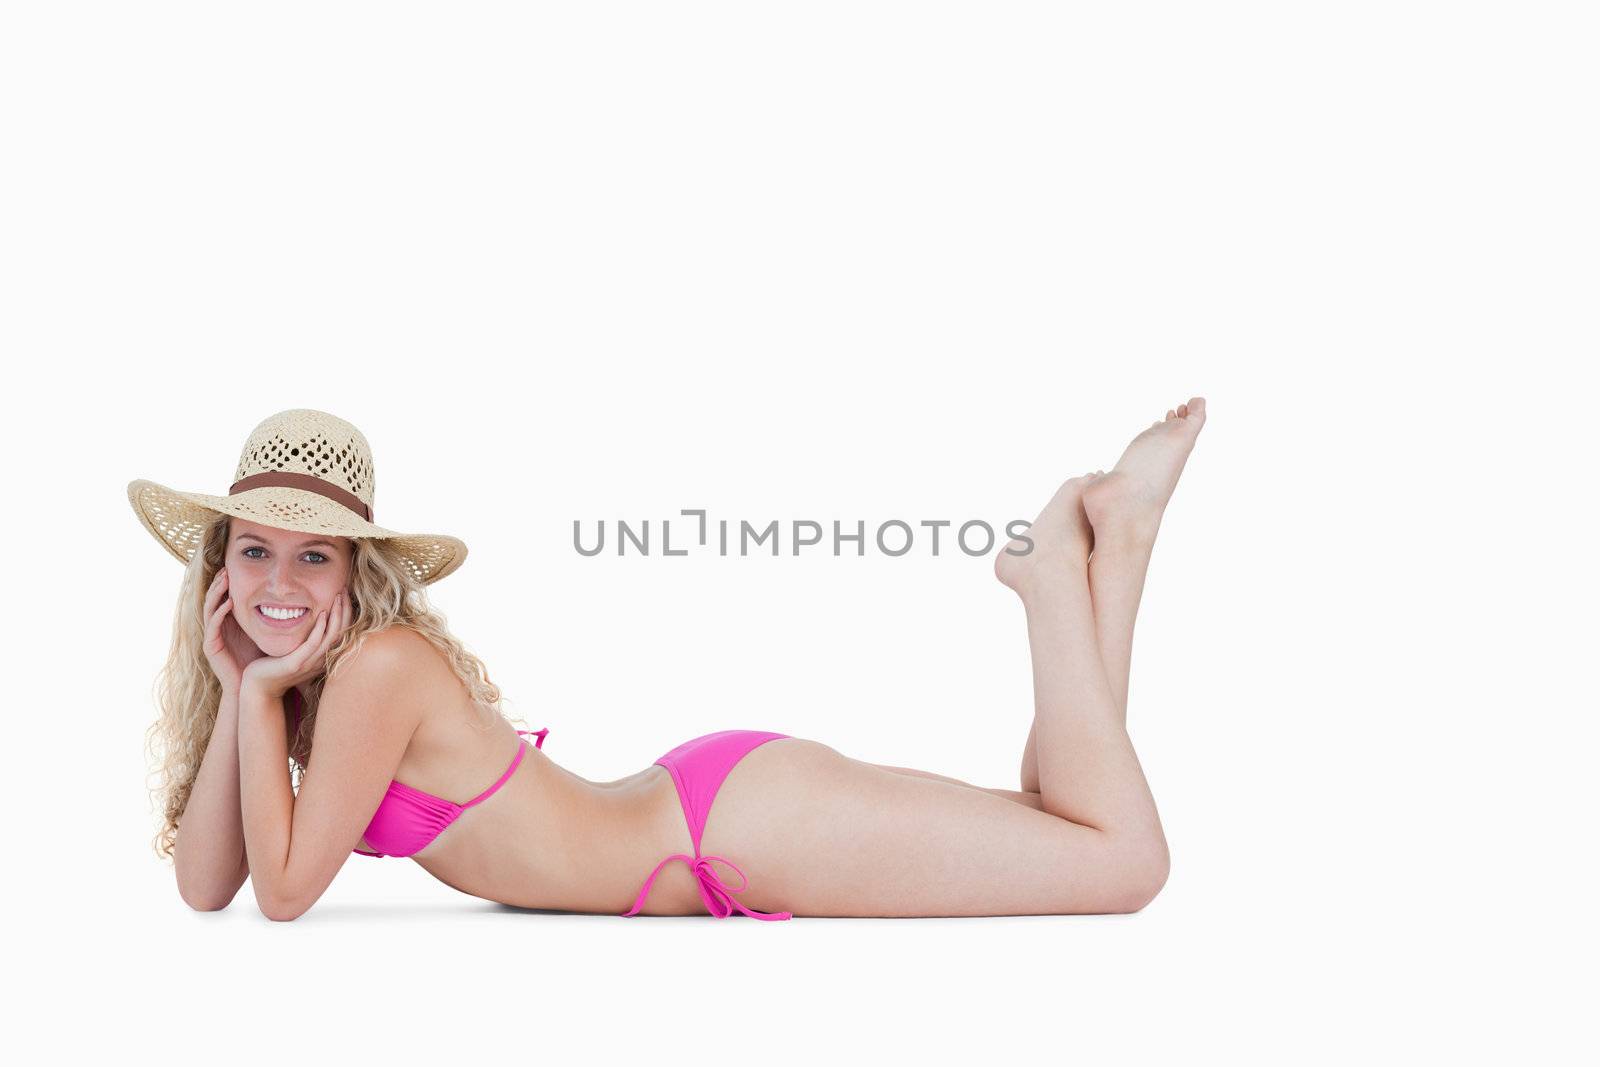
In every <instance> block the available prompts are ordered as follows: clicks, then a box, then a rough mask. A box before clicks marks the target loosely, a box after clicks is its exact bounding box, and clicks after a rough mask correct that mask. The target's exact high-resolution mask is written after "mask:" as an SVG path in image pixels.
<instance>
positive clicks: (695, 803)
mask: <svg viewBox="0 0 1600 1067" xmlns="http://www.w3.org/2000/svg"><path fill="white" fill-rule="evenodd" d="M289 694H292V696H291V697H290V699H291V702H292V703H293V705H294V717H295V725H296V726H297V727H298V725H299V722H300V693H299V690H296V689H290V690H289ZM549 732H550V729H549V727H546V728H545V729H543V730H518V731H517V733H518V734H527V735H530V736H536V737H537V738H538V741H536V742H535V743H534V747H535V748H543V747H544V739H545V736H546V735H547V734H549ZM789 736H790V735H789V734H778V733H771V732H767V731H762V730H722V731H720V732H718V733H714V734H705V735H704V736H701V737H697V738H695V739H694V740H692V741H685V742H684V743H683V744H681V745H679V746H678V747H677V748H675V749H673V750H672V751H671V752H668V753H667V754H666V755H664V756H662V757H661V758H660V759H658V760H656V764H657V765H659V766H662V767H665V768H666V769H667V773H669V774H671V775H672V781H673V784H674V785H676V786H677V789H678V801H679V803H680V804H681V805H682V807H683V813H684V817H685V819H686V820H687V821H688V824H689V839H690V840H691V841H692V842H693V843H694V855H693V856H689V855H685V854H684V853H681V852H680V853H677V854H675V855H671V856H668V857H667V858H666V859H664V860H662V861H661V862H660V863H658V864H657V865H656V869H655V870H653V871H651V872H650V877H649V878H647V879H645V883H644V887H643V888H642V889H640V890H639V897H638V899H637V900H635V901H634V902H633V907H632V908H630V909H628V910H627V911H626V912H624V913H623V918H632V917H633V916H635V915H637V914H638V912H639V909H640V908H642V907H644V902H645V898H647V897H648V896H649V895H650V887H651V886H652V885H653V884H654V883H655V880H656V875H658V874H660V873H661V870H662V868H664V867H666V865H667V864H669V863H671V862H673V861H674V860H682V861H683V862H684V863H685V864H687V865H688V866H689V870H690V872H691V873H693V874H694V876H695V880H696V881H697V882H698V883H699V889H700V899H701V900H703V901H704V902H705V905H706V910H707V911H709V912H710V913H711V914H712V915H713V916H714V917H716V918H718V919H726V918H728V916H730V915H731V914H733V910H734V909H735V908H737V909H738V910H739V911H740V912H742V913H743V914H745V915H748V916H750V917H751V918H752V919H768V920H775V919H788V918H791V917H792V913H791V912H787V911H780V912H770V913H769V912H760V911H752V910H750V909H749V908H747V907H745V906H744V905H743V904H741V903H740V902H739V900H738V899H737V898H736V897H735V896H734V894H735V893H738V892H743V891H744V890H745V889H746V888H748V887H749V884H750V880H749V879H748V878H746V877H745V874H744V872H743V871H741V870H739V868H738V867H737V866H735V865H734V864H733V862H732V861H730V860H728V859H725V858H723V857H722V856H703V855H701V853H700V837H701V835H702V834H703V833H704V832H705V826H706V816H708V815H709V814H710V813H711V803H712V801H714V800H715V799H716V797H717V791H718V790H719V789H721V788H722V783H723V780H724V779H726V778H727V777H728V773H729V772H730V771H732V770H733V768H734V767H735V766H736V765H737V764H738V762H739V761H740V760H741V759H743V758H744V757H745V756H746V755H747V754H749V752H750V751H751V750H752V749H754V748H756V747H757V746H759V745H763V744H765V743H766V742H768V741H776V740H779V739H780V738H786V737H789ZM527 745H528V742H527V741H525V740H524V741H522V742H521V743H520V744H518V745H517V754H516V755H515V756H513V757H512V759H511V766H509V767H507V768H506V769H505V773H504V774H502V775H500V777H499V779H497V780H496V781H495V783H494V784H493V785H491V786H490V787H489V788H488V789H485V790H484V791H483V792H482V793H479V794H478V795H477V796H475V797H473V798H472V799H471V800H469V801H467V802H466V803H465V804H456V803H454V802H453V801H449V800H445V799H444V798H443V797H436V796H434V795H433V794H432V793H427V792H424V791H423V790H421V789H416V788H414V787H412V786H409V785H406V784H405V783H404V782H400V781H390V783H389V789H388V791H387V792H385V793H384V795H383V800H382V801H381V802H380V803H379V804H378V810H377V811H376V812H375V813H374V814H373V816H372V821H371V822H370V823H369V824H368V825H367V830H366V833H364V834H363V835H362V837H363V838H365V840H366V842H367V844H369V845H372V846H373V847H374V848H375V849H377V850H378V851H376V852H367V851H366V850H364V849H359V848H358V849H355V850H354V851H355V853H356V854H357V855H360V856H377V857H380V858H382V857H384V856H392V857H405V856H411V855H414V854H415V853H417V852H420V851H422V850H423V849H424V848H427V847H428V845H429V844H431V843H432V842H433V839H434V838H436V837H438V836H439V835H440V834H441V833H443V832H444V831H445V829H446V828H448V827H449V826H450V824H451V823H453V822H455V821H456V820H457V819H459V818H460V817H461V813H462V812H464V811H466V810H467V809H468V808H470V807H472V806H473V805H475V804H481V803H483V802H484V801H485V800H487V799H489V798H490V797H491V796H493V795H494V794H495V791H496V790H498V789H499V788H500V787H501V786H503V785H505V784H506V782H507V781H509V780H510V778H511V775H512V774H514V773H515V772H516V769H517V765H518V764H520V763H521V762H522V752H523V750H524V749H525V748H526V747H527ZM712 861H717V862H720V863H724V864H727V866H728V867H730V868H732V869H733V871H734V872H735V873H737V874H738V875H739V881H740V885H739V886H738V888H737V889H735V888H733V887H731V886H729V885H728V884H727V883H725V882H724V881H723V880H722V879H721V878H719V877H718V876H717V873H716V871H715V870H713V869H712V867H711V864H712Z"/></svg>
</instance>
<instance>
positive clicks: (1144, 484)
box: [1083, 396, 1206, 548]
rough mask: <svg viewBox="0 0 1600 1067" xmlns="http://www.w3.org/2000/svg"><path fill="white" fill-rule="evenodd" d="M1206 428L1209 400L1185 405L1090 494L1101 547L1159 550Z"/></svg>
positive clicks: (1144, 435)
mask: <svg viewBox="0 0 1600 1067" xmlns="http://www.w3.org/2000/svg"><path fill="white" fill-rule="evenodd" d="M1205 423H1206V402H1205V398H1204V397H1198V396H1197V397H1192V398H1191V399H1190V400H1189V401H1188V402H1187V403H1183V404H1179V405H1178V406H1177V407H1175V408H1173V409H1171V410H1170V411H1168V412H1167V416H1166V418H1164V419H1160V420H1158V421H1157V422H1154V423H1152V424H1151V425H1150V427H1149V429H1146V430H1144V431H1142V432H1141V433H1140V434H1139V435H1138V436H1137V437H1135V438H1134V439H1133V440H1132V441H1130V442H1129V443H1128V447H1127V448H1126V449H1124V450H1123V452H1122V458H1121V459H1119V460H1117V463H1116V466H1115V467H1113V468H1112V469H1111V470H1109V471H1107V472H1105V473H1104V474H1103V475H1101V476H1100V477H1098V478H1096V479H1095V480H1094V484H1092V485H1090V486H1089V487H1087V488H1086V489H1085V490H1084V493H1083V508H1084V513H1085V514H1086V515H1087V516H1088V519H1089V525H1090V526H1091V527H1092V528H1093V530H1094V539H1095V544H1097V545H1101V546H1105V547H1116V548H1121V547H1128V548H1148V547H1150V546H1151V545H1154V544H1155V539H1156V532H1157V531H1158V530H1159V529H1160V528H1161V517H1162V515H1164V514H1165V513H1166V510H1167V502H1168V501H1169V500H1171V499H1172V491H1173V490H1174V489H1176V488H1177V487H1178V477H1179V475H1181V474H1182V473H1183V468H1184V465H1185V464H1187V463H1188V462H1189V453H1190V452H1192V451H1194V444H1195V441H1196V440H1197V439H1198V438H1199V436H1200V429H1201V427H1203V426H1204V425H1205Z"/></svg>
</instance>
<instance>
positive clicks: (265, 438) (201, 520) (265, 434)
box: [128, 408, 467, 585]
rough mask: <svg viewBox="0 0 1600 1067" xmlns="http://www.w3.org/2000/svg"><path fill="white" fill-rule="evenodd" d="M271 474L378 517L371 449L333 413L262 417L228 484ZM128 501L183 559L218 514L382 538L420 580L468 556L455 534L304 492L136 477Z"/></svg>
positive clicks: (432, 578) (294, 527) (190, 554)
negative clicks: (329, 489)
mask: <svg viewBox="0 0 1600 1067" xmlns="http://www.w3.org/2000/svg"><path fill="white" fill-rule="evenodd" d="M268 472H287V473H291V474H302V475H310V476H312V477H315V478H319V479H321V480H322V481H325V482H327V483H328V484H329V485H331V486H333V487H335V488H337V489H340V490H343V491H345V492H348V493H351V494H354V495H355V496H356V497H358V498H359V499H360V500H361V502H362V503H363V504H365V505H367V507H368V508H369V509H371V513H372V514H373V515H374V516H376V515H377V510H376V509H375V508H373V494H374V490H375V488H376V486H377V472H376V469H375V468H374V466H373V462H372V449H371V448H370V447H369V446H368V444H367V439H366V438H365V437H364V436H362V434H361V431H360V430H358V429H356V428H355V427H354V426H353V425H351V424H350V423H348V422H346V421H344V420H343V419H341V418H339V417H338V416H335V415H330V414H328V413H327V412H325V411H316V410H313V409H311V408H292V409H290V410H288V411H280V412H278V414H276V415H273V416H272V417H270V418H268V419H266V420H264V421H263V422H262V423H261V424H260V425H259V426H257V427H256V428H255V430H253V431H252V432H251V434H250V437H249V439H248V440H246V441H245V444H244V449H243V450H242V451H241V452H240V453H239V465H238V467H237V468H235V470H234V474H233V478H232V480H231V481H229V483H228V484H229V485H232V484H233V483H234V482H238V481H239V480H240V479H243V478H248V477H251V476H252V475H257V474H265V473H268ZM128 502H129V503H131V504H132V505H133V511H134V514H136V515H138V516H139V521H140V522H142V523H143V524H144V527H145V529H147V530H149V531H150V533H151V534H152V535H153V536H154V537H155V539H156V540H157V541H159V542H161V544H162V545H163V546H164V547H165V548H166V549H167V551H168V552H170V553H172V555H173V556H174V557H175V558H177V560H178V561H179V562H180V563H188V562H189V561H190V560H191V559H192V558H193V557H194V554H195V552H196V551H197V550H198V549H199V547H200V537H201V535H202V534H203V532H204V530H205V527H206V526H207V525H208V524H209V523H210V522H211V521H212V520H213V519H214V518H215V517H216V513H217V512H219V511H220V512H223V513H224V514H228V515H232V516H235V517H237V518H242V519H249V520H250V521H251V522H258V523H261V524H262V525H263V526H273V527H276V528H278V529H281V530H294V531H297V532H300V533H319V534H330V535H334V536H338V537H371V538H379V539H382V540H384V541H386V542H388V546H389V547H390V548H392V549H394V550H395V551H396V552H397V553H398V554H399V555H400V556H401V557H402V558H403V559H404V561H405V564H406V566H407V567H408V568H409V569H410V571H411V573H412V574H414V575H415V576H416V578H417V581H418V582H420V583H422V584H423V585H427V584H429V583H431V582H436V581H438V580H439V579H440V578H443V577H444V576H445V575H447V574H449V573H451V572H452V571H454V570H455V569H456V568H458V567H460V566H461V564H462V562H463V561H464V560H465V559H466V558H467V546H466V545H465V544H464V543H463V542H462V541H461V540H459V539H458V538H455V537H451V536H449V535H448V534H407V533H398V532H396V531H394V530H387V529H384V528H383V527H382V526H375V525H373V524H372V523H371V522H368V521H367V520H366V519H364V518H362V517H361V516H360V515H358V514H356V513H355V512H354V511H352V510H350V509H349V508H348V507H345V506H344V505H343V504H341V503H339V502H338V501H336V500H330V499H329V498H327V497H325V496H322V495H320V494H318V493H314V492H310V491H309V490H305V489H295V488H291V487H286V486H261V487H258V488H255V489H247V490H245V491H244V492H242V493H238V494H235V495H233V496H211V495H209V494H205V493H185V492H179V491H178V490H176V489H169V488H167V487H166V486H164V485H160V484H157V483H156V482H152V481H147V480H145V479H142V478H141V479H136V480H134V481H132V482H129V483H128Z"/></svg>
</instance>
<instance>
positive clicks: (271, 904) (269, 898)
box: [256, 891, 311, 923]
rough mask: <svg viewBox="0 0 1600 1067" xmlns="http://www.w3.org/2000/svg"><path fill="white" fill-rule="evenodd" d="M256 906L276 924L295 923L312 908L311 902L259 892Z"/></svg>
mask: <svg viewBox="0 0 1600 1067" xmlns="http://www.w3.org/2000/svg"><path fill="white" fill-rule="evenodd" d="M256 906H257V907H259V908H260V909H261V914H262V915H265V916H266V917H267V918H269V919H271V920H272V921H273V922H275V923H287V922H293V921H294V920H296V919H298V918H300V916H302V915H304V914H305V913H306V911H307V910H308V909H309V908H310V907H311V905H310V903H309V902H302V901H300V900H298V899H296V898H295V897H292V896H276V895H268V894H266V893H261V892H259V891H258V892H257V893H256Z"/></svg>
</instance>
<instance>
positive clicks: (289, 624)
mask: <svg viewBox="0 0 1600 1067" xmlns="http://www.w3.org/2000/svg"><path fill="white" fill-rule="evenodd" d="M353 552H354V546H353V544H352V542H351V541H350V539H349V538H348V537H328V536H325V535H323V534H308V533H300V532H298V531H295V530H280V529H278V528H277V527H276V526H262V525H260V524H259V523H254V522H250V521H248V520H246V519H239V518H235V519H234V520H232V523H231V528H230V529H229V531H228V554H227V557H226V560H225V562H224V564H223V566H224V567H226V568H227V570H228V595H229V598H230V599H231V600H232V601H233V610H232V612H231V614H232V615H233V617H234V621H236V622H237V623H238V624H239V628H240V629H241V630H243V631H244V632H245V634H246V635H247V636H248V637H249V638H250V639H251V640H252V641H254V642H255V643H256V647H257V648H259V649H261V651H262V652H264V653H266V654H267V655H269V656H283V655H287V654H288V653H290V652H293V651H294V650H295V649H296V648H298V647H300V644H301V642H303V641H304V640H305V639H306V637H307V636H308V635H309V634H310V633H311V628H312V626H313V625H315V623H316V621H317V612H319V611H327V610H331V609H332V607H333V598H334V597H335V596H336V595H338V594H339V593H342V592H344V591H345V590H346V589H347V588H348V587H349V584H350V567H351V563H352V561H353ZM263 608H286V609H291V610H289V611H277V612H275V614H277V615H279V616H283V615H290V614H295V613H296V612H298V617H296V618H292V619H275V618H271V617H269V616H268V615H266V614H265V613H264V612H263V611H262V609H263Z"/></svg>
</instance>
